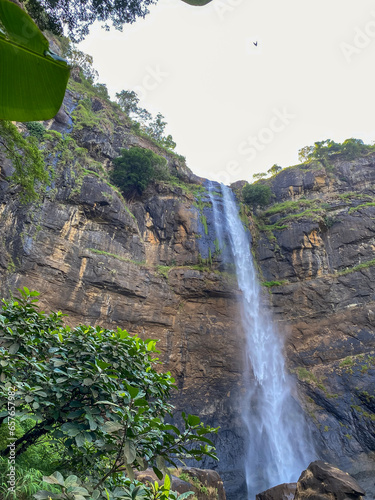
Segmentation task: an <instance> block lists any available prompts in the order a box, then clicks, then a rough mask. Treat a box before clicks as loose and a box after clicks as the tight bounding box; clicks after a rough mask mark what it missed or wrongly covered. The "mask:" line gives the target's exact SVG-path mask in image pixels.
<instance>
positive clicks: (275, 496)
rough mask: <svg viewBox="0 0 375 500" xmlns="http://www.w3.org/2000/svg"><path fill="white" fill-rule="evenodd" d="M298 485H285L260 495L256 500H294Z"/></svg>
mask: <svg viewBox="0 0 375 500" xmlns="http://www.w3.org/2000/svg"><path fill="white" fill-rule="evenodd" d="M296 488H297V483H284V484H279V485H278V486H274V487H273V488H270V489H268V490H266V491H262V493H258V495H257V496H256V497H255V499H256V500H293V499H294V495H295V492H296Z"/></svg>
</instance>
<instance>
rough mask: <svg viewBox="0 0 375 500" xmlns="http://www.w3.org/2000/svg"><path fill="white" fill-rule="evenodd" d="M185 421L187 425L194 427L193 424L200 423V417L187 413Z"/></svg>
mask: <svg viewBox="0 0 375 500" xmlns="http://www.w3.org/2000/svg"><path fill="white" fill-rule="evenodd" d="M187 421H188V424H189V425H191V426H192V427H194V426H195V425H198V424H199V423H200V421H201V419H200V418H199V417H197V416H196V415H189V416H188V419H187Z"/></svg>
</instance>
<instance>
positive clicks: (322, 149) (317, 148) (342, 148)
mask: <svg viewBox="0 0 375 500" xmlns="http://www.w3.org/2000/svg"><path fill="white" fill-rule="evenodd" d="M373 150H374V148H373V146H369V145H367V144H364V142H363V141H362V140H361V139H353V138H352V139H346V141H344V142H343V143H342V144H341V143H339V142H335V141H332V140H331V139H326V140H325V141H318V142H315V143H314V146H306V147H304V148H302V149H300V150H299V155H298V158H299V160H300V161H309V160H320V161H322V162H323V163H324V162H325V161H327V160H329V159H330V158H333V157H334V156H340V157H342V158H346V159H348V160H352V159H354V158H356V157H357V156H361V155H363V154H367V153H369V152H371V151H373Z"/></svg>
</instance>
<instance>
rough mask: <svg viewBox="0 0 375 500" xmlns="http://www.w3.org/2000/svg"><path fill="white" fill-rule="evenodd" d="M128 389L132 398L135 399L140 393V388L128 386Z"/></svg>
mask: <svg viewBox="0 0 375 500" xmlns="http://www.w3.org/2000/svg"><path fill="white" fill-rule="evenodd" d="M126 388H127V389H128V392H129V394H130V397H131V398H132V399H134V398H135V397H137V395H138V393H139V387H133V386H132V385H127V386H126Z"/></svg>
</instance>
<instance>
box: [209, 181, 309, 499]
mask: <svg viewBox="0 0 375 500" xmlns="http://www.w3.org/2000/svg"><path fill="white" fill-rule="evenodd" d="M218 186H219V185H218V184H217V183H210V185H209V186H208V187H209V195H210V200H211V203H212V207H213V215H214V221H215V230H216V235H217V239H218V241H219V244H220V247H221V248H222V249H223V250H224V251H225V252H226V254H227V255H228V254H229V253H230V254H231V259H230V260H232V263H233V264H234V265H235V269H236V275H237V282H238V287H239V289H240V291H241V292H242V303H241V309H242V311H241V317H242V326H243V329H244V332H245V338H246V346H245V347H246V356H245V367H244V386H245V389H246V391H245V392H246V393H245V395H244V399H243V401H242V407H243V412H242V419H243V422H244V424H245V426H246V428H247V430H248V445H247V453H246V458H245V474H246V483H247V491H248V496H247V498H248V500H254V498H255V495H256V493H260V492H261V491H264V490H265V489H267V488H270V487H272V486H276V485H278V484H281V483H287V482H295V481H297V480H298V477H299V476H300V474H301V472H302V471H303V470H304V469H305V468H306V467H307V466H308V464H309V462H310V461H311V459H313V458H314V455H315V454H314V450H313V446H312V444H311V440H310V439H309V432H308V429H307V426H306V424H305V421H304V418H303V414H302V410H301V408H300V406H299V404H298V401H297V400H296V399H295V398H294V397H293V396H292V382H291V380H290V378H289V376H288V375H287V373H286V369H285V366H284V357H283V342H282V339H281V337H280V335H279V334H278V332H277V329H276V328H275V326H274V324H273V323H272V320H271V318H270V315H269V313H268V312H267V310H266V309H265V307H264V306H262V301H261V288H260V285H259V283H258V279H257V273H256V270H255V267H254V263H253V257H252V254H251V251H250V235H249V233H248V232H247V231H246V230H245V228H244V226H243V224H242V222H241V219H240V217H239V210H238V206H237V203H236V200H235V197H234V194H233V192H232V191H231V189H230V188H228V187H227V186H224V185H221V186H220V189H219V190H218ZM226 245H228V246H229V248H230V252H229V251H228V249H227V248H226Z"/></svg>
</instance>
